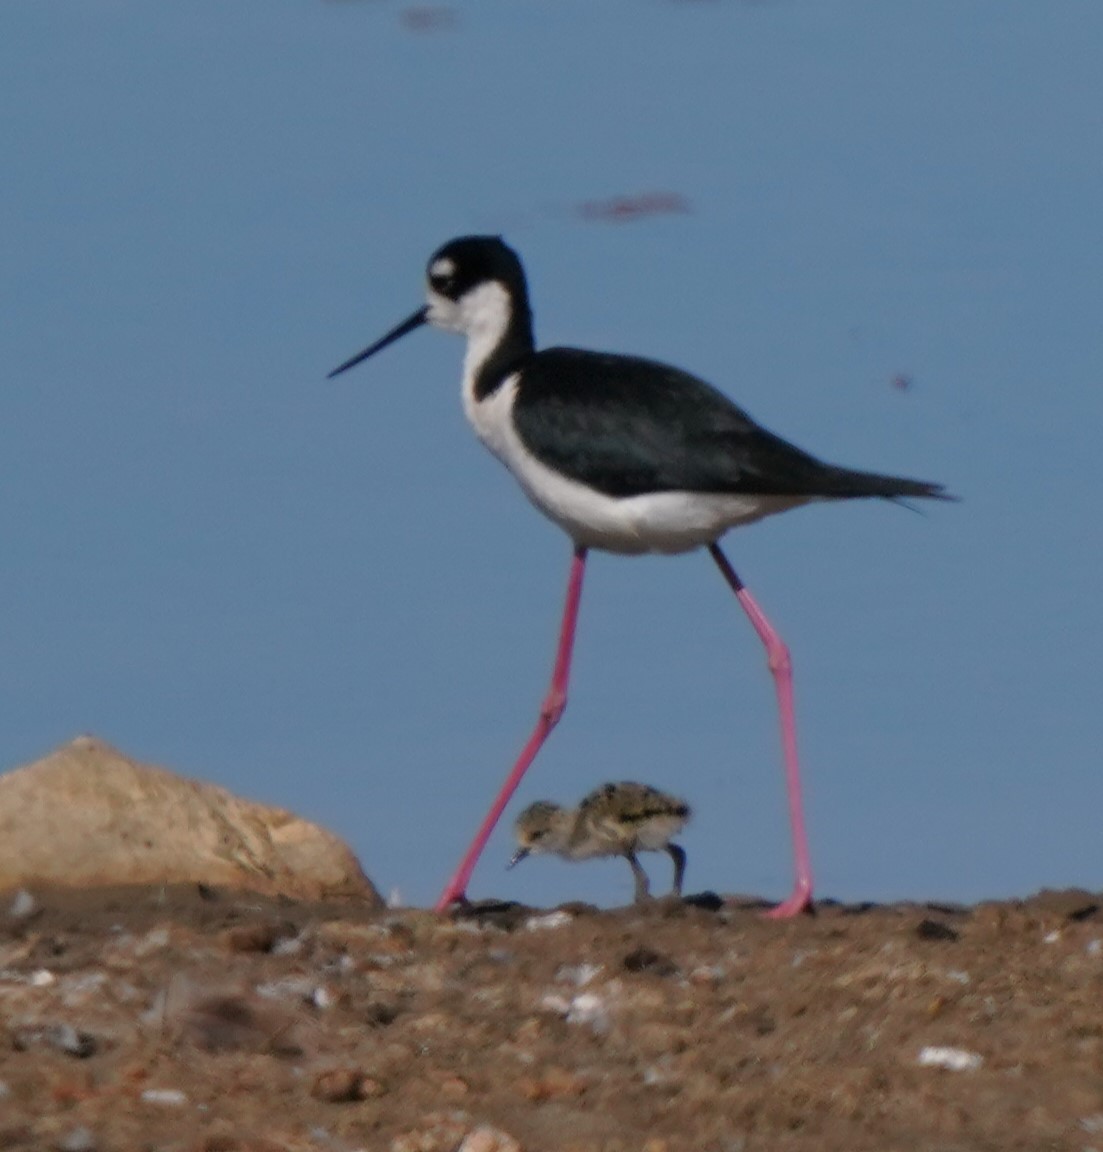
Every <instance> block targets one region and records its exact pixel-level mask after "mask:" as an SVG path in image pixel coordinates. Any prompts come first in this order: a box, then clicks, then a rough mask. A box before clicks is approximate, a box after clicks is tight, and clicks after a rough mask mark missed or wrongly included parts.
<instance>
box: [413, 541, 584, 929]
mask: <svg viewBox="0 0 1103 1152" xmlns="http://www.w3.org/2000/svg"><path fill="white" fill-rule="evenodd" d="M585 570H586V549H585V548H575V550H574V559H573V560H572V561H571V576H570V580H569V581H568V583H567V604H566V607H565V608H564V609H563V623H562V624H561V625H560V629H559V647H558V649H557V650H556V654H555V670H554V671H553V672H552V679H551V687H550V688H549V689H548V694H547V696H546V697H545V698H544V703H543V704H542V705H541V706H540V717H539V719H538V720H537V721H536V728H535V729H534V730H533V733H532V735H531V736H530V737H529V742H528V743H527V744H526V745H525V746H524V748H523V749H522V750H521V755H520V756H519V757H518V758H517V763H516V764H514V765H513V771H512V772H510V774H509V776H508V777H507V778H506V782H505V784H504V785H503V786H502V790H501V792H499V793H498V797H497V799H496V800H495V801H494V803H493V804H492V805H491V808H490V811H489V812H488V813H487V814H486V819H485V820H483V822H482V826H481V827H480V828H479V831H478V832H477V833H476V834H475V839H474V840H472V841H471V847H470V848H468V850H467V853H466V854H465V856H464V858H463V859H462V860H461V861H460V866H459V867H458V868H457V869H456V871H455V873H454V875H453V876H452V879H451V880H449V881H448V884H447V885H446V886H445V889H444V891H443V892H442V893H441V894H440V899H439V900H438V901H437V905H436V910H437V911H438V912H444V911H445V910H446V909H447V908H448V906H449V905H450V904H454V903H455V902H456V901H457V900H463V899H465V893H466V892H467V882H468V880H470V879H471V873H472V872H473V871H474V870H475V865H476V864H477V863H478V861H479V857H480V856H481V855H482V851H483V849H484V848H485V847H486V842H487V840H489V839H490V834H491V832H493V831H494V825H495V824H497V823H498V819H499V817H500V816H501V815H502V811H503V809H504V808H505V806H506V805H507V804H508V803H509V800H510V797H511V796H512V795H513V793H514V792H515V791H516V790H517V785H518V784H520V783H521V777H522V776H524V774H525V773H526V772H527V771H528V767H529V765H530V764H531V763H532V762H533V760H535V759H536V754H537V752H539V751H540V749H541V747H542V746H543V744H544V741H545V740H546V739H547V738H548V734H549V733H550V732H551V730H552V729H553V728H554V727H555V726H556V724H558V723H559V718H560V716H562V715H563V710H564V709H565V708H566V707H567V683H568V681H569V680H570V678H571V652H572V650H573V648H574V632H575V625H576V624H577V623H578V601H579V599H580V597H581V596H582V576H583V574H584V573H585Z"/></svg>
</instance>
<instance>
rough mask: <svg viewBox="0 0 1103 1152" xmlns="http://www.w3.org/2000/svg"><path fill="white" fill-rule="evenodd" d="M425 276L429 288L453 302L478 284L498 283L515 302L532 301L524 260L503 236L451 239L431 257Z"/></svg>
mask: <svg viewBox="0 0 1103 1152" xmlns="http://www.w3.org/2000/svg"><path fill="white" fill-rule="evenodd" d="M425 274H426V277H427V278H428V280H429V287H430V288H432V289H433V291H434V292H437V293H439V294H440V295H441V296H446V297H447V298H448V299H449V300H458V299H459V298H460V297H461V296H463V295H464V293H466V292H469V291H470V290H471V289H472V288H474V287H475V286H476V285H478V284H485V283H487V282H488V281H495V280H496V281H498V282H499V283H500V284H503V285H504V286H505V288H506V289H507V291H508V292H509V294H510V296H511V297H512V298H513V300H514V302H515V303H518V304H520V303H525V304H527V302H528V301H527V295H528V294H527V290H526V287H525V270H524V268H523V267H522V266H521V260H520V258H519V257H518V255H517V253H516V252H514V251H513V249H512V248H510V246H509V245H508V244H506V242H505V241H504V240H503V239H502V238H501V236H460V237H458V238H457V239H455V240H449V241H448V243H447V244H444V245H442V246H441V247H440V248H438V249H437V250H436V252H434V253H433V255H432V256H431V257H430V258H429V264H428V267H427V268H426V273H425Z"/></svg>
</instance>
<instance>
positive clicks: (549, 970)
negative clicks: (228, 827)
mask: <svg viewBox="0 0 1103 1152" xmlns="http://www.w3.org/2000/svg"><path fill="white" fill-rule="evenodd" d="M34 897H35V901H36V906H35V908H34V909H32V910H31V911H30V912H29V913H27V914H24V915H22V916H12V915H10V914H8V911H7V909H8V908H9V907H10V905H11V900H12V896H11V895H8V896H5V897H4V899H3V903H2V905H0V1011H2V1014H3V1034H2V1035H0V1081H2V1082H3V1087H2V1088H0V1148H19V1149H53V1148H56V1149H67V1150H68V1152H80V1150H81V1149H84V1150H85V1152H89V1150H92V1149H96V1150H113V1149H118V1150H120V1152H121V1150H127V1152H129V1150H140V1149H165V1150H169V1149H181V1150H190V1149H196V1150H199V1149H205V1150H208V1152H217V1150H220V1149H221V1150H227V1152H229V1150H233V1149H252V1150H254V1152H260V1150H276V1149H292V1150H294V1149H318V1150H326V1152H333V1150H339V1152H340V1150H352V1149H371V1150H374V1149H384V1150H391V1152H453V1150H455V1149H457V1148H459V1147H460V1146H461V1145H462V1146H463V1147H464V1149H465V1150H466V1152H471V1150H473V1149H483V1150H484V1152H485V1150H487V1149H490V1150H494V1149H498V1150H499V1152H507V1150H510V1149H512V1150H513V1152H516V1150H517V1149H518V1148H522V1149H526V1150H529V1152H536V1150H541V1149H573V1150H575V1152H630V1150H639V1152H683V1150H684V1152H690V1150H692V1152H756V1150H759V1149H761V1150H770V1152H774V1150H779V1152H783V1150H786V1149H815V1150H816V1152H834V1150H838V1152H844V1150H845V1152H860V1150H863V1149H870V1150H873V1149H876V1150H878V1152H891V1150H897V1149H898V1150H901V1152H904V1150H909V1152H910V1150H924V1149H929V1150H931V1152H935V1150H938V1152H957V1150H965V1149H969V1150H973V1149H985V1150H992V1152H996V1150H999V1152H1009V1150H1014V1149H1032V1150H1033V1149H1073V1150H1076V1152H1083V1150H1085V1149H1101V1150H1103V914H1101V912H1100V904H1101V903H1103V897H1098V896H1092V895H1089V894H1087V893H1083V892H1071V893H1043V894H1041V895H1040V896H1038V897H1035V898H1032V899H1029V900H1026V901H1023V902H1021V903H1001V904H995V903H993V904H982V905H978V906H977V907H974V908H949V907H930V906H917V905H901V906H892V907H870V908H853V907H840V906H824V907H821V908H820V909H819V911H818V914H817V915H816V916H808V917H802V918H800V919H799V920H797V921H791V922H786V923H775V922H772V921H769V920H765V919H763V918H761V916H759V915H758V914H757V913H756V912H755V911H754V910H753V909H752V908H748V907H730V906H726V907H724V908H723V909H722V910H719V911H717V910H710V909H709V908H708V907H696V906H692V905H688V904H687V905H682V904H677V905H675V904H669V903H658V904H655V905H652V906H650V907H648V908H645V909H642V910H635V909H624V910H618V911H613V912H597V911H595V910H593V909H590V908H586V907H584V906H579V907H572V908H570V909H568V914H567V915H561V916H559V917H558V918H557V920H559V921H562V922H561V923H558V926H556V921H550V922H549V921H548V920H547V919H546V916H547V914H546V913H544V912H534V911H532V910H528V909H520V908H516V907H497V908H495V907H490V908H486V909H483V910H481V911H479V910H473V914H468V915H466V916H457V917H454V918H445V919H442V918H439V917H436V916H434V915H432V914H430V913H427V912H423V911H403V912H384V913H370V912H366V911H363V910H360V909H358V908H356V907H350V906H334V905H328V906H319V905H304V904H290V903H288V904H282V903H280V902H278V901H271V900H265V899H260V898H255V897H251V896H242V895H231V894H228V893H215V892H209V891H204V892H200V891H198V890H190V889H189V890H170V891H167V892H166V891H164V890H157V889H141V890H131V891H127V892H119V891H111V892H99V893H94V894H88V893H80V894H60V893H43V892H36V893H34ZM705 903H706V904H708V901H705ZM534 917H535V918H536V919H535V921H534V920H533V918H534ZM932 1047H934V1048H939V1047H942V1048H949V1049H955V1050H960V1053H961V1054H962V1055H960V1056H959V1057H958V1058H960V1059H963V1060H970V1061H971V1062H972V1063H974V1064H978V1063H979V1066H977V1067H973V1068H972V1069H969V1070H961V1071H954V1070H947V1069H944V1068H940V1067H934V1066H925V1065H923V1064H921V1063H920V1053H921V1051H922V1050H924V1049H926V1048H932ZM944 1058H945V1057H944ZM949 1058H952V1057H949ZM165 1092H168V1093H169V1095H167V1096H165V1095H163V1093H165ZM150 1093H152V1095H150ZM158 1093H162V1094H161V1095H159V1094H158ZM480 1126H489V1128H490V1129H492V1131H481V1132H478V1133H477V1134H472V1133H473V1131H474V1130H476V1129H479V1128H480Z"/></svg>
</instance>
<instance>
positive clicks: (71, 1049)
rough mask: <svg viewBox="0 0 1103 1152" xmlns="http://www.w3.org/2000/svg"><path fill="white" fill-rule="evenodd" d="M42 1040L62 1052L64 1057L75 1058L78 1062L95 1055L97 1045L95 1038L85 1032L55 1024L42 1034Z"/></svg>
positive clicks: (66, 1025)
mask: <svg viewBox="0 0 1103 1152" xmlns="http://www.w3.org/2000/svg"><path fill="white" fill-rule="evenodd" d="M42 1039H43V1040H45V1041H46V1043H47V1044H49V1045H50V1047H52V1048H56V1049H58V1051H59V1052H64V1053H65V1054H66V1056H75V1057H76V1058H77V1059H78V1060H86V1059H87V1058H88V1057H89V1056H92V1055H94V1054H95V1051H96V1049H97V1048H98V1047H99V1045H98V1044H97V1042H96V1038H95V1036H92V1035H90V1034H89V1033H87V1032H78V1031H77V1029H76V1028H74V1027H73V1026H72V1024H55V1025H54V1026H53V1027H52V1028H47V1029H46V1030H45V1031H44V1032H43V1033H42Z"/></svg>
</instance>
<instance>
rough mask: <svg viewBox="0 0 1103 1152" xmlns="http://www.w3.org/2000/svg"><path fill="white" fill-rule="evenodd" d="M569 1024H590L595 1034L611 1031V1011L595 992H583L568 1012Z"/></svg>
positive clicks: (572, 1002) (573, 1001)
mask: <svg viewBox="0 0 1103 1152" xmlns="http://www.w3.org/2000/svg"><path fill="white" fill-rule="evenodd" d="M567 1023H568V1024H589V1026H590V1027H591V1028H592V1029H593V1030H594V1031H595V1032H607V1031H608V1030H609V1009H608V1008H607V1007H606V1005H605V1001H604V1000H603V999H602V998H601V997H600V996H597V995H595V994H594V993H593V992H583V993H582V995H581V996H576V997H575V998H574V999H573V1000H572V1001H571V1006H570V1008H569V1009H568V1011H567Z"/></svg>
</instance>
